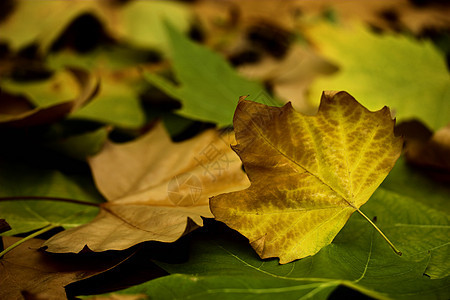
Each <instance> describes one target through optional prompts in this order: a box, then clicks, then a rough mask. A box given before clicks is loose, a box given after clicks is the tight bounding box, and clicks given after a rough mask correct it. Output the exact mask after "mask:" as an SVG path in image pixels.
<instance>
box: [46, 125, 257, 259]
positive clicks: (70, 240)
mask: <svg viewBox="0 0 450 300" xmlns="http://www.w3.org/2000/svg"><path fill="white" fill-rule="evenodd" d="M230 138H231V136H230V135H220V134H219V133H218V132H217V131H216V130H208V131H206V132H204V133H203V134H201V135H199V136H197V137H195V138H193V139H190V140H188V141H185V142H181V143H173V142H172V141H171V140H170V138H169V136H168V135H167V133H166V131H165V129H164V128H163V126H162V125H161V124H159V125H157V127H156V128H155V129H154V130H152V131H150V132H149V133H148V134H146V135H145V136H143V137H141V138H140V139H138V140H136V141H132V142H129V143H125V144H114V143H112V142H108V143H107V144H106V145H105V147H104V149H103V151H102V152H100V153H99V154H98V155H97V156H94V157H92V158H91V159H90V160H89V163H90V166H91V169H92V172H93V174H94V178H95V182H96V185H97V187H98V189H99V190H100V191H101V193H102V194H103V195H104V196H105V197H106V199H107V200H108V201H109V202H107V203H105V204H104V205H102V208H101V211H100V214H99V215H98V216H97V217H96V218H95V219H94V220H93V221H92V222H91V223H88V224H85V225H83V226H80V227H78V228H74V229H71V230H67V231H64V232H61V233H59V234H57V235H56V236H54V237H52V238H51V239H49V240H48V241H47V242H46V244H45V245H46V246H48V251H50V252H79V251H81V250H82V249H83V248H84V247H85V246H87V247H88V248H89V249H91V250H92V251H105V250H110V249H113V250H121V249H125V248H129V247H131V246H133V245H135V244H137V243H140V242H144V241H162V242H173V241H175V240H177V239H178V238H180V237H181V236H182V235H183V234H185V233H187V232H189V231H191V230H192V229H194V228H195V227H196V226H202V224H203V220H202V218H201V217H202V216H203V217H212V214H211V212H210V210H209V205H208V198H209V197H211V196H212V195H217V194H219V193H223V192H228V191H235V190H239V189H241V188H244V187H247V186H248V179H247V177H246V176H245V174H244V172H243V171H242V170H241V162H240V160H239V158H238V157H237V156H236V154H235V153H233V152H232V151H231V149H230V148H229V142H231V140H228V141H227V139H230ZM189 220H190V221H189ZM191 221H192V222H191Z"/></svg>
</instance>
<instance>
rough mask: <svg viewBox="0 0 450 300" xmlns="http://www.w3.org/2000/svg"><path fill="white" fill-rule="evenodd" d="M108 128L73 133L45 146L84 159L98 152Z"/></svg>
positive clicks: (106, 135) (105, 137) (104, 140)
mask: <svg viewBox="0 0 450 300" xmlns="http://www.w3.org/2000/svg"><path fill="white" fill-rule="evenodd" d="M108 132H109V130H108V129H107V128H105V127H102V128H99V129H97V130H94V131H90V132H86V133H82V134H77V135H73V136H70V137H67V138H64V139H60V140H58V141H55V142H52V143H49V144H48V145H47V146H48V147H50V148H51V149H54V150H56V151H58V152H61V153H64V154H65V155H67V156H69V157H72V158H75V159H78V160H82V161H84V160H86V158H87V157H88V156H92V155H95V154H96V153H97V152H99V151H100V150H101V148H102V146H103V144H104V143H105V142H106V139H107V137H108Z"/></svg>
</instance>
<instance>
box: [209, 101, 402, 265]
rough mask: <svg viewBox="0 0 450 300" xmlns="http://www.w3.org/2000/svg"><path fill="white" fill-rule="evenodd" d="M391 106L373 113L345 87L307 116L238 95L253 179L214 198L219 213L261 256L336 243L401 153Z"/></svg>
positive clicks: (241, 137) (244, 152) (287, 256)
mask: <svg viewBox="0 0 450 300" xmlns="http://www.w3.org/2000/svg"><path fill="white" fill-rule="evenodd" d="M393 127H394V121H393V120H392V119H391V115H390V112H389V109H388V108H387V107H385V108H383V109H381V110H380V111H376V112H370V111H368V110H367V109H366V108H364V107H363V106H361V105H360V104H359V103H358V102H357V101H356V100H355V99H354V98H353V97H352V96H350V95H349V94H348V93H346V92H328V93H324V94H323V95H322V100H321V104H320V108H319V112H318V113H317V114H316V115H315V116H305V115H302V114H300V113H298V112H296V111H295V110H294V109H293V108H292V106H291V105H290V103H288V104H286V105H285V106H283V107H281V108H276V107H268V106H264V105H261V104H257V103H254V102H249V101H246V100H241V101H240V102H239V105H238V107H237V109H236V113H235V116H234V128H235V132H236V140H237V145H236V146H234V147H233V149H234V150H235V151H236V153H238V155H239V156H240V157H241V159H242V161H243V164H244V167H245V170H246V171H247V173H248V176H249V178H250V182H251V186H250V187H249V188H248V189H246V190H243V191H239V192H234V193H228V194H222V195H219V196H216V197H213V198H211V210H212V212H213V214H214V216H215V217H216V219H217V220H219V221H222V222H224V223H225V224H227V225H228V226H229V227H231V228H233V229H235V230H237V231H239V232H240V233H242V234H243V235H244V236H246V237H247V238H248V239H249V240H250V243H251V245H252V246H253V248H254V249H255V250H256V252H257V253H258V254H259V255H260V256H261V257H262V258H268V257H279V258H280V263H287V262H290V261H293V260H295V259H299V258H303V257H306V256H309V255H313V254H315V253H317V252H318V251H319V250H320V249H321V248H323V247H324V246H326V245H328V244H330V243H331V241H332V240H333V238H334V237H335V236H336V234H337V233H338V232H339V231H340V230H341V228H342V227H343V226H344V225H345V223H346V222H347V220H348V219H349V217H350V215H351V214H352V213H353V212H354V211H359V207H360V206H361V205H363V204H364V203H365V202H366V201H367V200H368V199H369V198H370V196H371V195H372V193H373V192H374V191H375V190H376V188H377V187H378V186H379V185H380V183H381V182H382V181H383V179H384V178H385V177H386V176H387V174H388V173H389V171H390V170H391V168H392V167H393V165H394V163H395V161H396V160H397V158H398V157H399V155H400V152H401V148H402V141H401V139H400V138H398V137H395V136H394V134H393Z"/></svg>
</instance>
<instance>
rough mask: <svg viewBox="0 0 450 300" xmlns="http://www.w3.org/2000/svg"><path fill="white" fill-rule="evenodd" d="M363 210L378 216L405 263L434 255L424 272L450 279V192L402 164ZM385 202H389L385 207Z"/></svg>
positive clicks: (434, 276) (399, 164)
mask: <svg viewBox="0 0 450 300" xmlns="http://www.w3.org/2000/svg"><path fill="white" fill-rule="evenodd" d="M372 198H373V201H371V202H373V203H371V204H370V206H369V205H368V206H367V207H366V206H364V209H365V212H366V213H367V214H368V215H369V216H372V217H373V216H377V219H378V221H377V222H378V223H379V225H380V227H382V228H383V231H384V232H385V233H386V235H387V236H389V237H390V238H392V240H394V241H395V243H396V245H397V246H398V247H399V248H400V249H401V251H402V252H403V255H404V257H405V258H406V259H412V260H417V259H420V257H421V256H422V255H423V254H425V253H428V252H429V253H431V258H430V262H429V265H428V267H427V269H426V271H425V273H426V274H427V275H429V276H430V277H431V278H443V277H446V276H450V264H449V263H448V262H449V261H450V214H449V207H448V200H449V199H450V189H449V188H446V187H444V186H442V185H440V184H438V183H435V182H433V181H431V180H429V179H427V178H425V177H423V175H421V174H420V173H419V172H417V171H414V170H412V169H410V168H408V167H407V166H406V165H405V163H404V162H403V161H402V160H401V161H399V162H398V163H397V164H396V166H395V167H394V169H393V170H392V172H391V173H390V174H389V176H388V178H387V180H386V181H385V182H384V183H383V184H382V185H381V188H379V189H378V190H377V191H376V192H375V194H374V195H373V197H372ZM383 199H387V200H389V207H384V206H383V205H384V204H383Z"/></svg>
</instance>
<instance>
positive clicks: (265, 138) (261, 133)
mask: <svg viewBox="0 0 450 300" xmlns="http://www.w3.org/2000/svg"><path fill="white" fill-rule="evenodd" d="M250 121H251V123H252V124H253V125H254V126H253V127H254V128H255V130H256V131H257V132H258V134H259V135H260V136H261V137H262V138H263V139H264V141H265V142H266V143H267V144H268V145H269V146H271V147H272V148H273V149H275V150H276V151H278V152H279V153H280V154H281V155H282V156H283V157H285V158H286V159H288V160H289V161H291V162H292V163H294V164H295V165H297V166H299V167H300V168H302V169H303V170H305V172H306V173H308V174H310V175H311V176H313V177H314V178H316V179H317V180H318V181H320V182H321V183H322V184H323V185H325V186H326V187H328V188H329V189H330V190H332V191H333V192H334V193H336V194H337V195H338V196H339V197H341V198H342V199H343V200H344V201H345V202H346V203H347V204H348V205H349V206H351V207H353V208H355V209H356V207H355V206H354V205H353V204H351V202H350V201H348V200H347V199H346V198H345V196H343V195H342V194H341V193H339V192H338V191H336V190H335V189H334V188H333V187H331V186H330V185H329V184H327V183H326V182H325V181H324V180H323V179H322V178H320V177H319V175H316V174H314V173H313V172H312V171H310V170H308V169H307V168H305V167H303V166H301V165H300V164H299V163H298V162H296V161H295V160H294V159H292V158H290V157H289V156H288V155H287V154H286V153H284V152H282V151H281V150H280V149H278V148H277V147H276V146H275V145H274V144H273V143H272V142H271V141H270V140H269V139H268V138H267V137H266V136H265V135H264V134H263V132H262V131H261V130H259V127H258V126H257V124H256V123H255V121H254V120H253V119H250ZM305 123H306V124H307V126H306V127H307V129H308V132H309V133H311V131H310V129H309V124H308V123H307V122H305ZM313 140H314V139H313Z"/></svg>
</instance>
